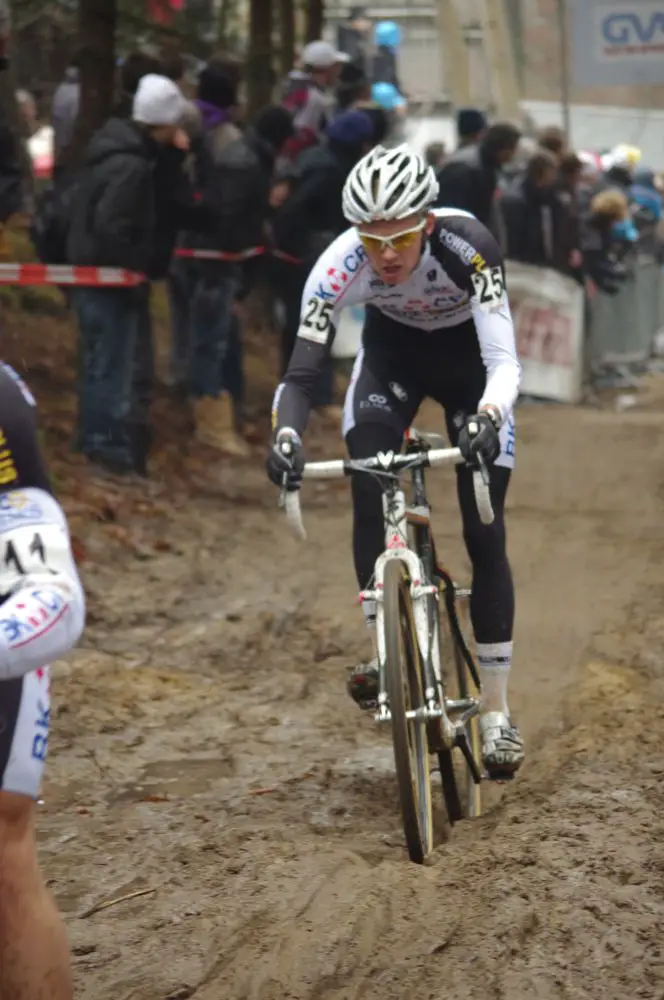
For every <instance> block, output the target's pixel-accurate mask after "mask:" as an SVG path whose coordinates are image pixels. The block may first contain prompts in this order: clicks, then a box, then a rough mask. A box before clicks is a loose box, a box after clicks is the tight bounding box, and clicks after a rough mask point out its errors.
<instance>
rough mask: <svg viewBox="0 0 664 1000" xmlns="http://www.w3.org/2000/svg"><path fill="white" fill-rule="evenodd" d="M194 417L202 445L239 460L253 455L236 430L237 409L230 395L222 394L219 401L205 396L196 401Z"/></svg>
mask: <svg viewBox="0 0 664 1000" xmlns="http://www.w3.org/2000/svg"><path fill="white" fill-rule="evenodd" d="M194 415H195V418H196V439H197V440H198V441H200V442H201V444H206V445H208V447H210V448H215V449H216V450H217V451H221V452H223V453H224V454H225V455H234V456H235V457H237V458H248V457H249V456H250V455H251V449H250V447H249V445H248V444H247V442H246V441H245V440H244V439H243V438H241V437H240V435H239V434H238V433H237V430H236V429H235V409H234V406H233V400H232V399H231V396H230V395H229V393H227V392H224V393H222V395H221V396H220V397H219V398H218V399H212V398H211V397H210V396H205V397H203V398H202V399H198V400H196V402H195V403H194Z"/></svg>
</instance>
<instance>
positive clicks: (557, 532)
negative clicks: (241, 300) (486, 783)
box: [33, 359, 664, 1000]
mask: <svg viewBox="0 0 664 1000" xmlns="http://www.w3.org/2000/svg"><path fill="white" fill-rule="evenodd" d="M33 381H36V383H37V388H38V390H40V391H41V392H42V394H46V395H47V396H48V398H49V400H50V402H49V403H48V407H50V410H51V412H52V413H54V412H55V410H56V409H57V407H58V406H60V408H61V410H62V413H61V414H60V417H61V418H62V420H63V421H64V424H66V422H67V420H68V419H70V409H71V407H70V404H69V403H65V402H62V401H61V402H60V403H59V404H58V403H57V400H58V399H60V400H62V398H63V397H62V395H61V394H60V395H59V394H58V392H57V384H56V383H57V378H56V375H55V374H54V371H53V368H52V366H50V362H49V361H48V359H46V360H45V362H44V366H43V369H42V370H39V371H37V372H35V377H34V379H33ZM48 407H47V408H48ZM437 420H438V416H437V413H436V411H435V409H428V410H427V411H426V412H425V413H424V414H423V416H422V418H421V419H420V421H419V423H421V424H424V425H427V426H429V427H430V428H434V426H436V424H437ZM56 424H57V421H56ZM64 424H63V426H64ZM518 437H519V443H518V474H517V475H516V476H515V478H514V480H513V488H512V490H511V494H510V501H509V520H508V527H509V549H510V553H511V556H512V561H513V568H514V574H515V579H516V586H517V600H518V604H517V614H518V624H517V634H516V663H515V670H514V679H513V685H512V691H513V695H512V708H513V711H514V714H515V716H516V717H517V719H518V722H519V724H520V726H521V729H522V731H523V733H524V735H525V737H526V738H527V740H528V760H527V763H526V765H525V766H524V769H523V771H522V773H521V775H520V776H519V778H518V780H517V781H515V782H513V783H512V785H511V786H509V787H506V788H504V789H501V790H495V789H492V790H491V795H490V797H489V806H490V808H489V810H488V812H487V813H486V815H485V816H484V817H483V818H481V819H479V820H477V821H474V822H472V823H463V824H460V825H458V826H457V827H455V829H454V831H453V832H452V833H450V832H449V831H448V830H447V829H446V828H445V826H444V824H441V828H440V844H439V847H438V848H437V850H436V852H435V855H434V857H433V859H432V863H431V864H429V865H426V866H423V867H417V866H414V865H412V864H410V863H409V862H408V860H407V856H406V852H405V848H404V842H403V835H402V832H401V828H400V822H399V812H398V803H397V798H396V784H395V778H394V772H393V764H392V759H391V750H390V745H389V742H388V740H387V738H386V736H385V734H383V733H379V732H377V730H376V729H375V728H374V725H373V724H372V722H371V721H370V720H368V719H367V718H365V717H364V716H362V714H361V713H359V712H358V711H357V709H356V708H355V707H354V705H353V704H352V703H351V702H350V701H349V700H348V698H347V695H346V694H345V690H344V681H345V673H346V667H347V665H348V664H350V663H352V662H353V661H354V660H355V659H356V658H357V657H359V656H362V655H363V654H364V653H365V652H366V646H365V643H366V637H365V634H364V628H363V625H362V621H361V615H360V612H359V610H358V608H357V607H355V606H354V580H353V575H352V570H351V562H350V548H349V531H350V515H349V510H350V507H349V495H348V489H347V485H346V484H331V483H330V484H324V485H316V486H308V488H307V490H306V491H305V492H304V493H303V505H304V510H305V516H306V520H307V524H308V528H309V539H308V541H307V542H306V543H305V544H303V543H301V542H298V541H297V540H296V539H294V538H293V537H291V535H290V534H289V531H288V529H287V526H286V525H285V523H284V521H283V519H282V517H281V516H280V512H279V511H277V509H276V506H275V497H274V493H273V491H272V490H271V489H270V487H269V486H268V485H266V484H265V482H264V480H263V474H262V467H261V466H262V449H261V447H259V446H257V447H256V458H255V462H254V463H253V464H251V463H250V464H237V463H236V464H234V465H227V466H226V467H225V470H224V475H223V477H222V484H221V485H220V486H219V485H215V482H214V476H213V475H210V474H208V475H207V478H206V476H205V475H204V473H203V471H202V470H201V467H200V465H199V466H197V467H196V468H195V469H194V467H193V465H192V464H191V461H190V458H189V457H188V455H187V454H186V453H183V457H182V458H181V460H180V459H177V460H173V459H172V453H171V459H170V461H171V467H170V468H171V472H170V473H167V472H164V473H163V476H164V477H165V480H164V481H165V483H166V485H165V486H164V485H160V483H162V479H161V478H160V475H161V473H160V474H159V475H156V476H155V482H154V485H153V486H152V487H151V488H150V489H149V490H148V491H145V490H140V489H138V488H133V487H132V488H123V489H118V490H115V491H114V490H103V489H101V488H99V489H96V492H95V490H94V489H92V488H91V487H90V486H89V485H86V486H85V487H83V486H82V485H81V482H82V480H81V479H80V477H79V478H77V477H76V476H74V474H73V473H71V470H70V468H69V466H68V465H66V463H64V464H61V465H60V466H59V470H60V473H59V474H60V476H61V479H62V482H61V489H62V493H63V496H64V499H65V504H66V506H67V507H68V510H69V513H70V515H71V519H72V525H73V530H74V535H75V540H76V546H77V552H78V554H79V556H80V559H81V569H82V572H83V575H84V579H85V584H86V587H87V590H88V594H89V620H88V628H87V631H86V634H85V637H84V640H83V642H82V644H81V646H80V648H79V649H78V650H77V651H76V653H75V654H74V655H73V656H72V657H71V659H70V660H68V661H67V662H66V663H63V664H59V665H58V666H57V668H56V677H55V681H54V685H53V686H54V698H55V708H54V715H53V734H52V740H51V758H50V763H49V767H48V777H47V782H46V785H45V789H44V798H45V804H44V806H43V807H42V808H41V814H40V829H41V857H42V862H43V866H44V869H45V872H46V874H47V876H48V878H49V881H50V884H51V886H52V889H53V891H54V893H55V895H56V897H57V899H58V902H59V904H60V906H61V908H62V910H63V911H64V913H65V915H66V919H67V922H68V926H69V931H70V935H71V940H72V945H73V948H74V955H75V967H76V979H77V988H78V992H77V996H78V997H80V998H81V1000H167V998H170V1000H176V998H180V1000H181V998H186V997H196V1000H286V998H288V1000H407V998H408V1000H410V998H414V997H417V998H418V1000H439V998H442V997H444V998H446V1000H467V998H468V997H478V998H480V997H481V998H483V1000H526V998H531V997H532V998H536V997H537V998H544V1000H548V998H565V1000H576V998H579V1000H580V998H593V1000H596V998H607V1000H613V998H616V1000H618V998H620V1000H624V997H625V996H634V997H652V998H658V1000H660V998H661V997H662V996H664V957H663V956H662V953H661V941H662V931H663V929H664V896H663V889H664V852H663V851H662V848H661V846H660V844H661V840H662V834H663V833H664V820H663V819H662V817H663V816H664V809H663V806H664V793H663V792H662V778H663V777H664V737H663V736H662V732H663V731H664V726H663V721H664V700H663V695H664V684H663V683H662V678H663V677H664V657H663V656H662V639H663V637H664V585H663V584H664V570H663V568H662V565H663V564H662V555H663V553H664V527H663V517H662V474H663V470H664V388H663V387H662V384H661V382H658V381H657V380H653V381H651V382H649V383H647V384H646V385H645V387H644V389H643V391H642V392H641V393H640V397H639V405H638V406H637V407H635V408H634V409H632V410H630V411H629V412H623V413H618V412H615V410H614V408H613V407H612V405H611V403H610V401H605V402H604V404H603V405H602V406H600V407H587V408H580V409H573V410H572V409H565V408H558V407H550V406H529V407H523V408H522V409H521V410H520V411H519V418H518ZM63 438H64V430H59V429H58V427H57V426H55V427H51V428H50V430H49V441H50V442H51V444H52V446H53V447H54V448H56V450H57V448H58V447H60V444H61V441H62V439H63ZM338 451H339V441H338V438H337V436H336V434H333V433H332V432H325V431H322V430H320V428H319V429H318V431H317V433H316V445H315V452H316V454H317V455H322V454H326V455H328V456H330V457H331V456H332V455H335V454H337V453H338ZM174 461H175V464H176V465H177V463H178V462H179V466H178V468H179V469H180V478H179V480H178V478H177V477H176V476H174V474H173V471H172V469H173V468H174V467H175V466H174V465H173V462H174ZM169 476H170V478H169ZM178 481H179V483H180V486H178V485H177V483H178ZM192 481H193V482H194V487H191V482H192ZM430 482H431V493H432V500H433V501H434V503H435V515H436V526H437V538H438V542H439V545H440V548H441V549H442V550H443V552H445V554H446V557H447V561H448V563H450V564H451V565H452V566H453V567H454V568H455V569H456V570H457V575H458V576H459V578H460V579H463V578H464V575H465V573H466V568H467V564H466V559H465V556H464V553H463V550H462V546H461V544H460V540H459V519H458V515H457V512H456V509H455V503H454V490H453V487H452V481H451V478H450V476H449V475H448V474H447V473H445V472H441V473H439V474H432V475H431V477H430ZM139 893H140V894H139ZM123 897H125V898H123ZM99 907H104V908H102V909H99Z"/></svg>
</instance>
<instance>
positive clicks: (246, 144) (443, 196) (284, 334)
mask: <svg viewBox="0 0 664 1000" xmlns="http://www.w3.org/2000/svg"><path fill="white" fill-rule="evenodd" d="M399 43H400V31H399V27H398V25H396V24H395V23H394V22H390V21H383V22H379V23H378V24H376V25H374V26H372V24H371V22H370V21H369V20H368V18H367V17H366V15H365V12H364V9H362V8H359V7H358V8H353V9H352V10H351V11H350V13H349V17H348V18H347V20H346V21H345V22H344V23H343V24H342V25H341V26H340V27H339V31H338V38H337V46H338V47H335V46H333V45H331V44H330V43H329V42H327V41H323V40H317V41H313V42H310V43H308V44H307V45H306V46H305V47H304V48H303V50H302V52H301V54H300V58H299V60H298V62H297V65H296V66H295V67H294V69H293V70H292V72H291V73H290V74H288V77H287V78H286V79H285V80H284V81H283V83H282V85H281V87H280V89H279V91H278V96H277V98H276V100H275V103H274V104H272V105H270V106H268V107H265V108H263V109H262V110H261V111H260V112H259V113H258V114H257V115H255V116H254V117H253V118H252V120H251V121H247V120H246V116H245V112H244V108H243V105H242V100H241V94H242V88H243V79H242V66H241V64H240V63H239V62H238V61H236V60H235V59H233V58H232V57H230V56H225V55H220V56H217V57H214V58H212V59H211V60H210V61H209V62H208V63H207V64H206V65H205V66H203V67H202V68H201V69H200V70H199V72H198V73H197V75H196V79H195V81H192V80H188V79H187V73H186V69H185V64H184V63H183V62H182V61H181V60H179V59H174V60H171V61H170V62H169V63H168V64H167V63H166V62H163V61H161V60H159V59H157V58H155V57H153V56H151V55H146V54H145V53H143V52H137V53H134V54H132V55H129V56H128V57H127V58H126V59H125V60H124V61H123V63H122V65H121V67H120V69H119V74H118V97H117V103H116V106H115V108H114V111H113V114H112V115H111V117H110V118H109V119H108V121H106V122H105V124H104V125H103V126H102V127H101V128H100V129H99V130H98V132H97V133H96V134H95V135H94V136H93V137H92V139H91V140H90V142H89V144H88V146H87V149H86V151H85V156H84V159H83V162H82V164H81V162H80V161H76V163H75V165H74V164H72V163H70V162H69V156H68V153H69V151H70V149H71V148H72V141H73V139H74V135H75V128H74V126H75V121H76V116H77V114H78V109H79V103H80V81H79V78H78V69H77V67H76V66H75V65H72V66H71V67H70V68H69V69H68V71H67V73H66V76H65V79H64V80H63V82H62V83H61V84H60V86H59V87H58V89H57V90H56V92H55V95H54V98H53V104H52V124H53V129H54V148H55V153H56V157H57V159H56V164H55V170H54V181H53V184H52V185H51V186H50V187H49V188H48V189H47V190H46V191H45V192H44V193H42V194H41V195H40V197H39V198H38V201H37V209H36V213H35V218H34V223H33V228H32V234H33V241H34V243H35V246H36V249H37V252H38V255H39V256H40V258H41V259H42V260H43V261H44V262H48V263H56V264H57V263H63V264H64V263H68V264H72V265H82V266H92V267H95V266H96V267H101V266H103V267H116V268H121V269H124V270H126V271H129V272H134V273H138V274H139V275H142V276H144V278H145V280H143V281H141V282H139V283H137V284H133V285H128V286H127V287H98V286H89V287H74V288H72V289H71V292H70V295H69V301H70V304H71V306H72V309H73V310H74V312H75V315H76V318H77V324H78V330H79V385H78V401H79V416H78V422H77V438H76V442H75V447H76V448H77V449H78V450H79V451H80V452H82V453H83V454H84V455H85V456H87V458H88V459H89V460H90V461H91V462H92V463H94V465H95V467H96V468H97V469H98V470H101V471H103V472H108V473H111V474H114V475H136V474H138V475H142V476H144V475H147V472H148V459H149V456H150V450H151V433H150V407H151V403H152V399H153V395H154V388H155V361H154V341H153V330H152V320H151V312H150V295H151V285H152V283H153V282H155V281H162V280H165V281H166V283H167V287H168V292H169V300H170V314H171V327H172V344H171V359H170V360H171V368H170V380H171V382H172V384H173V386H174V387H175V388H176V389H177V391H178V393H179V394H180V395H181V396H182V397H183V398H185V399H186V400H188V402H189V405H190V409H191V414H192V417H193V423H194V427H195V431H194V433H195V436H196V439H197V440H198V441H199V442H200V443H201V444H202V445H205V446H206V447H208V448H211V449H214V451H215V452H218V453H220V454H227V455H236V456H240V457H241V456H245V455H247V454H249V447H248V444H247V441H246V438H245V427H244V422H245V418H244V399H245V394H244V379H243V357H242V339H243V338H242V322H243V315H244V314H245V310H244V306H243V303H244V302H245V300H246V298H247V295H248V294H249V292H250V291H251V290H252V289H254V288H255V287H257V286H258V285H260V286H262V287H263V288H267V289H268V290H269V294H270V298H271V302H272V306H273V313H274V317H275V323H276V325H277V327H278V329H279V332H280V336H281V352H280V364H281V368H282V370H285V368H286V365H287V362H288V359H289V356H290V353H291V350H292V347H293V338H294V336H295V332H296V330H297V326H298V318H299V310H300V302H301V297H302V292H303V288H304V283H305V280H306V277H307V274H308V272H309V270H310V268H311V266H312V264H313V263H314V261H315V259H316V258H317V256H318V255H319V254H320V253H321V252H322V250H323V249H324V248H325V247H326V246H327V245H328V244H329V243H330V242H331V241H332V240H333V239H334V238H335V237H336V236H337V235H338V234H339V233H341V232H342V231H343V230H344V229H345V228H346V222H345V220H344V217H343V214H342V211H341V192H342V188H343V185H344V182H345V179H346V177H347V176H348V173H349V171H350V170H351V169H352V167H353V166H354V165H355V163H356V162H357V161H358V159H359V158H360V157H362V156H363V155H364V154H365V153H366V152H368V151H369V150H370V149H371V148H372V147H373V146H374V145H376V144H377V143H388V144H389V143H393V142H397V141H400V139H401V137H402V129H403V124H404V116H405V111H406V107H407V95H406V94H404V92H403V88H402V86H401V83H400V80H399V74H398V67H397V53H398V47H399ZM275 94H277V91H275ZM28 97H29V95H28ZM23 105H24V111H23V113H24V115H25V116H26V123H27V120H28V118H29V117H31V118H34V109H32V108H31V107H30V105H29V100H28V99H27V97H26V96H25V95H23ZM29 127H30V126H29V125H28V124H26V126H25V128H26V130H29ZM457 130H458V145H457V149H456V150H455V151H454V152H453V153H451V154H449V155H448V154H447V151H446V150H445V147H444V145H443V144H442V143H434V144H432V145H431V146H430V147H429V148H428V149H427V150H426V156H427V158H428V160H429V162H430V163H431V164H432V165H433V166H434V168H435V169H436V171H437V174H438V179H439V183H440V195H439V205H440V206H445V207H457V208H460V209H464V210H466V211H469V212H472V213H473V214H474V215H475V216H477V217H478V218H479V219H480V220H481V221H482V222H484V223H485V224H486V225H487V226H488V227H489V228H490V229H491V230H492V232H493V233H494V235H495V236H496V238H497V240H498V241H499V243H500V245H501V246H502V248H503V251H504V255H505V256H506V257H509V258H512V259H513V260H516V261H522V262H525V263H529V264H534V265H537V266H542V267H548V268H554V269H555V270H558V271H560V272H562V273H564V274H566V275H568V276H569V277H571V278H572V279H574V280H576V281H578V282H579V283H581V284H584V285H586V286H592V287H596V288H599V289H600V290H602V291H604V292H607V293H609V294H611V293H614V292H616V291H617V290H618V289H619V288H620V285H621V281H622V280H623V278H624V276H625V274H626V273H627V266H628V260H629V254H630V252H631V251H632V250H633V248H634V246H635V245H636V244H637V241H638V242H639V245H642V244H643V243H644V242H647V241H650V243H651V245H652V247H653V248H655V251H656V248H657V247H658V246H659V243H658V234H659V222H660V216H661V208H662V197H661V194H660V190H659V181H658V179H657V178H656V177H655V176H654V174H653V173H652V171H647V170H644V169H641V167H640V163H639V160H640V156H639V152H638V150H635V149H633V148H632V147H628V146H618V147H616V148H615V149H613V150H611V151H610V152H608V153H607V154H605V155H604V156H601V157H600V156H596V155H594V154H590V153H584V152H578V153H577V152H574V151H572V150H570V149H569V148H568V147H567V143H566V140H565V136H564V134H563V133H562V132H561V131H560V130H559V129H555V128H549V129H546V130H544V131H543V132H541V133H540V135H539V136H538V137H537V139H529V138H525V137H523V136H522V135H521V132H520V130H519V129H518V128H517V127H516V126H514V125H513V124H511V123H506V122H495V123H490V122H489V121H487V119H486V117H485V115H484V114H483V113H482V112H481V111H480V110H478V109H475V108H465V109H461V110H460V111H459V112H458V114H457ZM15 174H16V176H18V171H15ZM12 183H13V185H14V189H15V187H16V180H15V178H14V180H13V182H12ZM0 194H1V192H0ZM15 200H16V199H15ZM12 210H15V206H14V208H13V209H12ZM7 214H9V212H5V218H6V216H7ZM256 248H264V250H265V251H266V252H262V253H260V254H259V253H257V252H256ZM275 374H277V373H275ZM334 403H335V398H334V391H333V370H332V365H331V363H330V367H329V368H328V369H327V370H326V371H324V372H323V373H322V376H321V378H320V382H319V384H318V386H317V387H316V390H315V399H314V405H315V407H316V408H317V409H318V410H319V411H321V412H322V413H323V414H328V415H332V416H336V415H337V408H336V407H335V405H334Z"/></svg>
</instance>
